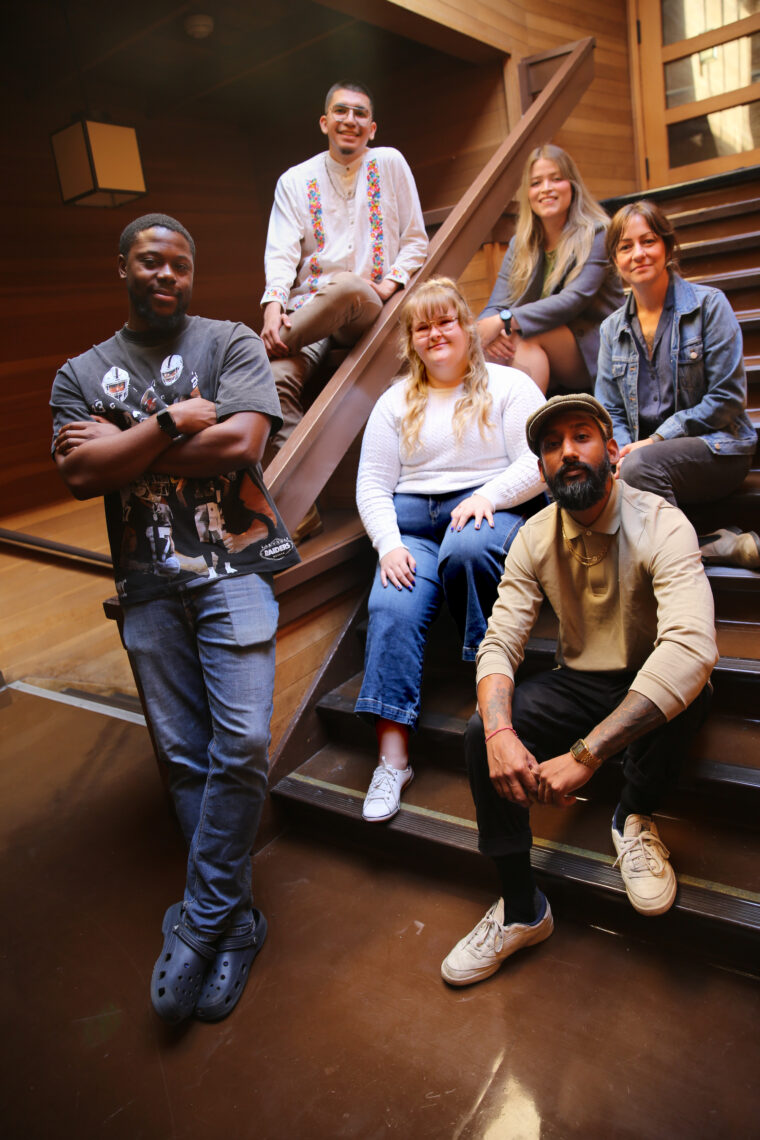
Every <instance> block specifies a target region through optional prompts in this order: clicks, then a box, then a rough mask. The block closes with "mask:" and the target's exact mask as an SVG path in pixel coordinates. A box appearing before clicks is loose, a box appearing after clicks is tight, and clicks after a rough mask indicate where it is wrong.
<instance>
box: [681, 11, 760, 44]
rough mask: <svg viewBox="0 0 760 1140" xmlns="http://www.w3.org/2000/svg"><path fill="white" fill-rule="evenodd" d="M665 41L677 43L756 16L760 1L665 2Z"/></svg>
mask: <svg viewBox="0 0 760 1140" xmlns="http://www.w3.org/2000/svg"><path fill="white" fill-rule="evenodd" d="M661 3H662V42H663V43H664V44H675V43H678V41H679V40H688V39H690V38H691V37H692V36H701V35H702V32H711V31H713V30H714V29H715V28H723V27H725V25H726V24H733V22H734V20H743V19H744V17H745V16H754V14H755V13H756V12H760V0H661Z"/></svg>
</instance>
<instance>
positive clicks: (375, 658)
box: [355, 490, 545, 729]
mask: <svg viewBox="0 0 760 1140" xmlns="http://www.w3.org/2000/svg"><path fill="white" fill-rule="evenodd" d="M470 494H472V491H467V490H464V491H457V492H456V493H455V494H453V495H445V496H443V495H430V496H429V495H394V496H393V505H394V507H395V510H396V517H397V519H398V525H399V530H400V531H401V539H402V542H403V543H404V545H405V546H406V547H408V549H409V550H410V552H411V554H412V556H413V558H414V559H415V561H416V563H417V570H416V573H415V576H414V587H413V588H412V589H411V590H407V589H401V590H397V589H396V588H395V586H392V585H390V584H389V585H388V586H383V584H382V582H381V580H380V568H379V566H378V568H377V570H376V572H375V579H374V582H373V584H372V590H371V592H370V596H369V628H368V631H367V650H366V654H365V661H364V681H363V682H362V687H361V691H360V693H359V696H358V698H357V701H356V705H355V711H356V712H357V713H361V714H364V715H369V716H372V717H383V718H384V719H385V720H391V721H394V722H395V723H397V724H404V725H408V726H409V727H410V728H412V729H415V728H416V727H417V720H418V718H419V712H420V688H421V684H422V663H423V658H424V655H425V641H426V638H427V632H428V630H429V628H430V625H431V623H432V621H433V619H434V618H435V616H436V614H437V613H438V611H439V609H440V607H441V603H442V602H443V601H444V599H445V601H446V604H447V605H448V607H449V610H450V611H451V614H452V617H453V618H454V621H455V622H456V625H457V628H458V630H459V634H460V636H461V638H462V659H463V660H464V661H474V660H475V654H476V653H477V650H478V646H479V645H480V642H481V641H482V639H483V635H484V633H485V631H486V625H487V623H488V618H489V616H490V614H491V610H492V608H493V604H494V602H495V601H496V593H497V590H498V586H499V582H500V580H501V576H502V574H503V572H504V560H505V558H506V556H507V552H508V551H509V548H510V546H511V545H512V540H513V539H514V537H515V535H516V534H517V532H518V530H519V529H520V527H521V526H522V524H523V523H524V522H525V520H526V519H527V518H528V517H529V516H530V515H532V514H534V513H535V511H536V510H540V508H541V507H543V506H544V505H545V500H544V497H543V495H541V496H539V497H538V498H536V499H532V500H530V502H528V503H522V504H521V505H520V506H519V507H515V508H513V509H512V510H509V511H494V526H493V529H492V528H491V527H490V526H489V525H488V522H487V520H485V519H484V520H483V523H482V524H481V526H480V528H479V529H476V528H475V523H474V520H473V519H470V520H469V521H468V522H467V524H466V525H465V526H464V527H463V528H462V530H461V531H453V530H452V529H451V512H452V511H453V509H454V507H456V506H457V504H458V503H461V501H462V499H465V498H467V496H468V495H470Z"/></svg>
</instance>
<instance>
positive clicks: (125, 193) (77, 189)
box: [50, 119, 147, 206]
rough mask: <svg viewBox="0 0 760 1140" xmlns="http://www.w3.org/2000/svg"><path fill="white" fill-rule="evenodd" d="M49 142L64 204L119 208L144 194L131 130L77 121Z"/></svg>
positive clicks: (137, 154) (134, 137)
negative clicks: (51, 146)
mask: <svg viewBox="0 0 760 1140" xmlns="http://www.w3.org/2000/svg"><path fill="white" fill-rule="evenodd" d="M50 141H51V143H52V145H53V155H54V157H55V165H56V169H57V171H58V181H59V183H60V186H61V196H62V197H63V200H64V202H66V203H67V204H70V205H75V206H121V205H123V204H124V203H125V202H132V201H133V200H134V199H135V198H141V197H142V196H143V195H144V194H146V193H147V190H146V188H145V179H144V177H143V172H142V163H141V162H140V151H139V149H138V146H137V134H136V132H135V130H134V127H117V126H114V124H113V123H96V122H93V120H92V119H79V120H77V121H76V122H74V123H72V124H71V125H70V126H68V127H64V128H63V130H61V131H56V133H55V134H53V135H51V136H50Z"/></svg>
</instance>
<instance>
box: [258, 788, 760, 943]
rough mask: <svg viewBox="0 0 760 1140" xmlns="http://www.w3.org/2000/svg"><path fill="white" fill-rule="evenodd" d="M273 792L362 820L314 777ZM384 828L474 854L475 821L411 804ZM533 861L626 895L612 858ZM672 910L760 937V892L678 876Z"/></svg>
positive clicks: (538, 845)
mask: <svg viewBox="0 0 760 1140" xmlns="http://www.w3.org/2000/svg"><path fill="white" fill-rule="evenodd" d="M273 794H274V795H275V796H279V797H282V798H283V799H290V800H295V801H297V802H299V803H302V804H306V805H308V806H310V807H313V808H322V809H325V810H327V811H329V812H332V813H333V814H338V815H343V816H346V817H348V818H351V819H355V820H357V821H358V820H360V819H361V803H362V801H363V799H364V794H363V793H359V792H354V791H353V790H350V789H343V788H340V787H339V786H338V785H335V784H329V783H327V782H326V781H321V780H316V779H314V778H313V777H306V776H299V775H298V774H297V773H294V774H292V775H290V776H286V777H284V778H283V779H282V780H280V782H279V783H278V784H277V786H276V787H275V788H274V789H273ZM367 826H371V825H370V824H367ZM384 827H385V828H386V829H387V830H388V831H390V832H391V833H399V834H404V835H410V836H412V837H415V838H417V839H420V840H428V841H431V842H434V843H438V844H441V845H444V846H448V847H455V848H458V849H459V850H462V851H466V852H468V853H470V854H473V853H476V852H477V850H478V844H477V827H476V825H475V823H474V822H471V821H469V820H463V819H460V818H458V817H456V816H447V815H443V814H442V813H440V812H433V811H431V810H429V809H426V808H419V807H415V806H414V805H406V804H404V805H402V807H401V811H400V812H399V813H398V815H396V816H395V817H394V818H393V819H392V820H390V821H389V822H388V823H387V824H384ZM531 862H532V863H533V866H534V867H535V869H536V870H537V871H538V872H539V873H543V874H546V875H549V876H553V877H557V878H563V879H570V880H572V881H574V882H576V883H580V884H582V885H585V886H588V887H591V888H593V889H594V890H597V891H601V892H602V893H603V894H605V895H607V896H620V897H621V898H622V896H623V895H624V894H625V891H624V888H623V886H622V883H621V880H620V876H619V875H618V873H617V872H616V871H614V870H613V863H614V859H613V857H612V856H611V855H609V856H607V855H602V854H600V853H599V852H593V851H584V850H582V849H580V848H571V847H567V846H565V845H563V844H559V843H555V842H553V841H550V840H543V839H540V838H534V847H533V850H532V852H531ZM673 909H674V910H675V911H682V912H684V913H688V914H692V915H694V914H696V915H699V916H700V917H702V918H707V919H711V920H715V921H719V922H723V923H726V922H727V923H730V924H731V925H733V926H736V927H740V928H742V929H743V930H745V931H751V932H752V933H754V934H757V935H758V936H760V894H753V893H752V892H750V891H744V890H740V889H737V888H733V887H730V886H727V885H725V884H721V883H710V882H706V881H704V880H700V879H695V878H693V877H691V876H685V875H681V876H679V892H678V898H677V899H676V902H675V905H674V908H673Z"/></svg>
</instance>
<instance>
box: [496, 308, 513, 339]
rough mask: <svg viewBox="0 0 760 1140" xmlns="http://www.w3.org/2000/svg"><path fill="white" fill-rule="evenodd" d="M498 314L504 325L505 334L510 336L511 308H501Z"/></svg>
mask: <svg viewBox="0 0 760 1140" xmlns="http://www.w3.org/2000/svg"><path fill="white" fill-rule="evenodd" d="M499 316H500V317H501V322H502V324H503V325H504V332H505V333H506V334H507V336H511V334H512V310H511V309H502V310H501V312H500V313H499Z"/></svg>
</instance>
